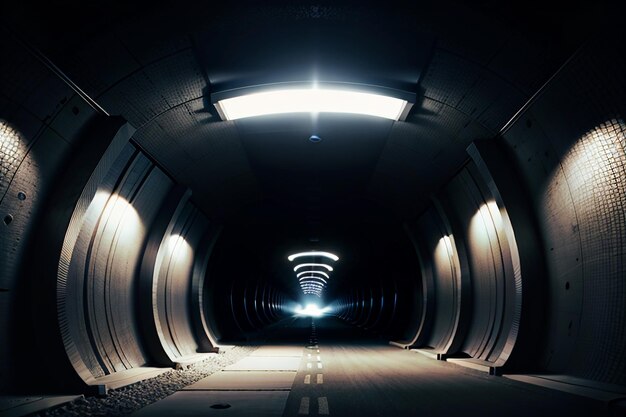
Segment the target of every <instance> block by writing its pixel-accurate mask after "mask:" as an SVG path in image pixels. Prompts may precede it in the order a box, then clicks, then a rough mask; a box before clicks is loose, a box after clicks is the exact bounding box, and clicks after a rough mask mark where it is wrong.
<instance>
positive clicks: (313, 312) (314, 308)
mask: <svg viewBox="0 0 626 417" xmlns="http://www.w3.org/2000/svg"><path fill="white" fill-rule="evenodd" d="M329 311H330V307H324V308H319V306H318V305H317V304H307V306H306V307H305V308H297V309H296V314H298V315H301V316H309V317H321V316H323V315H324V314H325V313H327V312H329Z"/></svg>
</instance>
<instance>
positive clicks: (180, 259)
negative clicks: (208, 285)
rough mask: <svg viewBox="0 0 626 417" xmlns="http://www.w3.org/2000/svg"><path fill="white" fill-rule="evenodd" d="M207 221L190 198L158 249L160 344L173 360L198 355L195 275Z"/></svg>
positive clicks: (156, 303)
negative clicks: (194, 316)
mask: <svg viewBox="0 0 626 417" xmlns="http://www.w3.org/2000/svg"><path fill="white" fill-rule="evenodd" d="M207 226H208V222H207V220H206V218H205V217H204V216H203V215H202V214H201V213H200V212H199V211H198V209H197V208H195V207H194V206H193V205H192V204H191V203H190V202H189V201H188V200H187V199H185V200H184V201H183V202H182V203H181V209H180V210H178V211H177V212H176V213H175V215H174V217H173V218H172V220H171V223H170V227H169V228H168V230H167V232H166V233H165V236H164V237H163V241H162V243H161V246H160V248H159V253H158V255H157V259H156V267H155V271H154V282H153V294H152V303H153V309H154V314H155V320H156V322H157V327H158V330H159V335H160V337H161V342H162V344H163V346H164V348H165V350H166V352H167V353H168V355H169V357H170V359H171V360H172V361H173V360H175V359H176V358H180V357H184V356H186V355H192V354H195V353H197V349H198V342H197V341H196V338H195V335H194V329H193V320H192V311H191V306H192V302H191V301H192V300H191V297H192V276H193V268H194V261H195V258H196V256H197V251H198V245H199V243H200V240H201V238H202V237H203V234H204V233H205V231H206V228H207Z"/></svg>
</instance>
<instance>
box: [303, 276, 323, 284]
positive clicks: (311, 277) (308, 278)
mask: <svg viewBox="0 0 626 417" xmlns="http://www.w3.org/2000/svg"><path fill="white" fill-rule="evenodd" d="M311 279H319V280H320V281H322V282H323V283H324V284H328V281H326V280H325V279H324V278H322V277H316V276H315V275H307V276H306V277H302V278H300V282H302V281H304V280H307V281H308V280H311Z"/></svg>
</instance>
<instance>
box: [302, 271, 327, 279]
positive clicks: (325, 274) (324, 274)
mask: <svg viewBox="0 0 626 417" xmlns="http://www.w3.org/2000/svg"><path fill="white" fill-rule="evenodd" d="M304 274H320V275H322V276H325V277H326V278H328V279H330V275H328V274H327V273H326V272H322V271H304V272H298V274H297V275H296V278H298V277H299V276H301V275H304Z"/></svg>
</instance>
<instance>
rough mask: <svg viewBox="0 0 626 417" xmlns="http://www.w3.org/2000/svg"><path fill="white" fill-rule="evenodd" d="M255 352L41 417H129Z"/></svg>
mask: <svg viewBox="0 0 626 417" xmlns="http://www.w3.org/2000/svg"><path fill="white" fill-rule="evenodd" d="M255 349H257V347H250V346H235V347H233V348H231V349H228V350H227V351H225V352H220V353H219V354H217V355H212V356H210V357H209V358H207V359H205V360H204V361H202V362H198V363H195V364H193V365H191V366H189V367H188V368H186V369H181V370H173V369H172V370H171V371H169V372H165V373H163V374H161V375H159V376H157V377H154V378H150V379H146V380H144V381H141V382H137V383H136V384H132V385H127V386H125V387H122V388H118V389H116V390H110V391H109V395H108V396H106V397H103V398H98V397H88V398H80V399H78V400H76V401H73V402H71V403H69V404H66V405H64V406H63V407H59V408H56V409H53V410H47V411H45V412H43V413H40V414H38V415H40V416H45V417H52V416H54V417H56V416H123V415H128V414H131V413H133V412H135V411H137V410H139V409H140V408H142V407H145V406H146V405H148V404H151V403H153V402H155V401H158V400H160V399H162V398H165V397H167V396H168V395H171V394H173V393H175V392H176V391H179V390H181V389H182V388H184V387H186V386H187V385H190V384H193V383H194V382H196V381H199V380H200V379H202V378H205V377H207V376H209V375H211V374H212V373H214V372H217V371H219V370H221V369H223V368H224V367H226V366H228V365H230V364H232V363H234V362H237V361H238V360H239V359H241V358H242V357H244V356H247V355H249V354H250V353H252V351H254V350H255Z"/></svg>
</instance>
